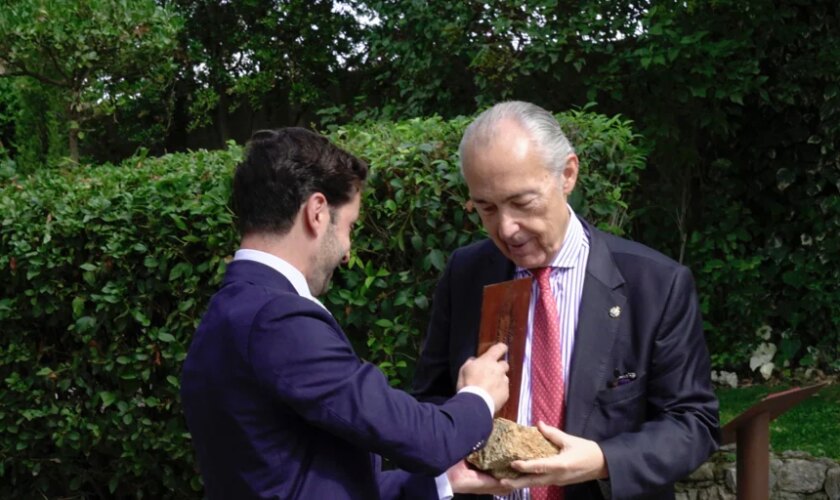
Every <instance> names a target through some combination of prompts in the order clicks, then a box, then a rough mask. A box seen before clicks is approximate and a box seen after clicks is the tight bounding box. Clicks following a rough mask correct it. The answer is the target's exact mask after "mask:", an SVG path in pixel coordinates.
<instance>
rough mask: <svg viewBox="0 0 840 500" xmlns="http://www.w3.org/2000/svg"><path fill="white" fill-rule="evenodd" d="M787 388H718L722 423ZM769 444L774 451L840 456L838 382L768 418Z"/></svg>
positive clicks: (818, 455)
mask: <svg viewBox="0 0 840 500" xmlns="http://www.w3.org/2000/svg"><path fill="white" fill-rule="evenodd" d="M790 388H791V386H790V385H779V386H773V387H766V386H750V387H740V388H737V389H729V388H720V389H718V390H717V391H716V392H717V396H718V398H719V399H720V421H721V425H725V424H726V423H727V422H729V421H730V420H732V419H733V418H735V417H736V416H737V415H738V414H739V413H741V412H742V411H744V410H746V409H747V408H749V407H750V406H752V405H753V404H755V403H757V402H758V401H759V400H760V399H761V398H763V397H764V396H766V395H768V394H771V393H774V392H779V391H783V390H785V389H790ZM770 448H771V449H772V450H773V451H774V452H781V451H787V450H798V451H806V452H808V453H810V454H811V455H814V456H817V457H829V458H832V459H834V460H840V384H837V383H835V384H832V385H828V386H826V387H824V388H823V389H822V390H820V391H819V392H818V393H816V394H815V395H813V396H811V397H810V398H808V399H806V400H805V401H803V402H802V403H800V404H799V405H797V406H795V407H794V408H792V409H791V410H790V411H788V412H787V413H785V414H783V415H781V416H780V417H779V418H777V419H776V420H773V421H772V422H770Z"/></svg>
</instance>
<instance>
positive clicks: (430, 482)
mask: <svg viewBox="0 0 840 500" xmlns="http://www.w3.org/2000/svg"><path fill="white" fill-rule="evenodd" d="M378 479H379V495H380V498H381V499H382V500H433V499H437V498H438V492H437V486H436V485H435V478H434V477H432V476H428V475H425V474H414V473H411V472H406V471H403V470H389V471H385V472H382V473H380V475H379V478H378Z"/></svg>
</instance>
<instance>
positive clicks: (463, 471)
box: [446, 460, 513, 495]
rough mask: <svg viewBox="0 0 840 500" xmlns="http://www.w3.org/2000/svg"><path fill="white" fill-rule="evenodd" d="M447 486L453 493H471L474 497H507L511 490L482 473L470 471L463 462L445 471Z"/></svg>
mask: <svg viewBox="0 0 840 500" xmlns="http://www.w3.org/2000/svg"><path fill="white" fill-rule="evenodd" d="M446 477H447V479H449V484H451V485H452V491H453V492H454V493H473V494H476V495H507V494H508V493H510V492H511V491H513V490H512V489H511V488H509V487H506V486H504V485H503V484H502V483H501V482H500V481H499V480H498V479H496V478H495V477H493V476H491V475H490V474H485V473H484V472H481V471H477V470H475V469H470V468H469V467H468V466H467V463H466V462H465V461H464V460H461V461H460V462H458V463H457V464H455V465H453V466H452V467H450V468H449V470H448V471H446Z"/></svg>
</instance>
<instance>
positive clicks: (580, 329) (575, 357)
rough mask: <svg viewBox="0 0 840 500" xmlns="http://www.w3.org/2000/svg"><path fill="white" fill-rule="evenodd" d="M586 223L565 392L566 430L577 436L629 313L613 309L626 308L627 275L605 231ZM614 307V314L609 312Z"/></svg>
mask: <svg viewBox="0 0 840 500" xmlns="http://www.w3.org/2000/svg"><path fill="white" fill-rule="evenodd" d="M584 225H586V223H585V222H584ZM586 226H587V229H588V231H589V235H590V237H589V245H590V248H589V260H588V262H587V264H586V278H585V280H584V285H583V295H582V297H581V302H580V313H579V315H578V326H577V331H576V333H575V346H574V352H573V353H572V360H571V362H570V366H569V382H568V384H567V388H568V394H567V395H566V432H568V433H570V434H573V435H576V436H580V435H582V434H583V432H584V431H585V429H586V422H587V420H588V419H589V415H590V413H591V412H592V409H593V407H594V404H595V397H596V396H597V394H598V391H600V390H601V389H603V388H605V387H606V384H607V380H608V378H609V376H610V370H611V367H609V366H607V364H608V361H609V360H610V358H611V353H612V350H613V346H614V345H615V340H616V337H617V335H618V331H619V325H620V324H621V323H622V321H623V320H625V319H626V318H627V314H624V315H623V316H624V317H622V315H621V314H618V315H616V314H615V312H617V310H615V309H613V308H614V307H619V308H620V309H619V310H618V311H625V306H626V302H627V299H626V297H625V296H624V290H623V284H624V278H623V277H622V276H621V273H620V272H619V270H618V268H617V267H616V265H615V261H614V260H613V258H612V254H611V253H610V250H609V248H608V247H607V244H606V242H605V241H604V235H603V233H601V232H600V231H598V230H597V229H595V228H593V227H591V226H588V225H586ZM611 310H612V311H613V314H610V311H611ZM614 315H615V316H616V317H613V316H614Z"/></svg>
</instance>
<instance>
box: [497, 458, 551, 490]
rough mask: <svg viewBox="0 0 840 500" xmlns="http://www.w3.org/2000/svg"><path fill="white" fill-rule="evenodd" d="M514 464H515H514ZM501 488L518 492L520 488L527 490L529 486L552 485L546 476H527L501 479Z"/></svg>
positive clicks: (549, 477) (549, 478)
mask: <svg viewBox="0 0 840 500" xmlns="http://www.w3.org/2000/svg"><path fill="white" fill-rule="evenodd" d="M514 463H516V462H514ZM501 483H502V486H504V487H506V488H511V489H514V490H519V489H522V488H529V487H531V486H547V485H550V484H552V482H551V476H548V475H533V474H528V475H524V476H520V477H517V478H515V479H502V481H501Z"/></svg>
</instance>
